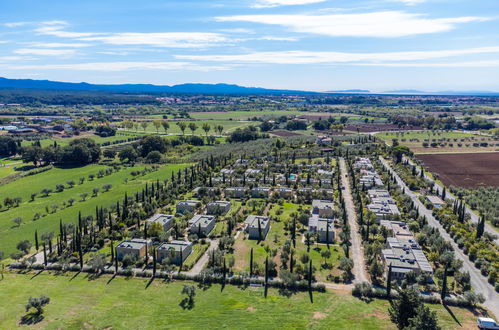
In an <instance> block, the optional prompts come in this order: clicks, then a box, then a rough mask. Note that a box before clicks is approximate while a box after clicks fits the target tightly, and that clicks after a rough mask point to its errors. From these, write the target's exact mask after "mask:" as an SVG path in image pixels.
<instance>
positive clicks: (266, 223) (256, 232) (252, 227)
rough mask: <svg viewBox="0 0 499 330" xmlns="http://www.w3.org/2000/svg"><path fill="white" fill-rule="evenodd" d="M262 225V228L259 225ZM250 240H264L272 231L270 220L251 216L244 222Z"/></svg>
mask: <svg viewBox="0 0 499 330" xmlns="http://www.w3.org/2000/svg"><path fill="white" fill-rule="evenodd" d="M258 223H260V226H259V225H258ZM244 225H245V230H246V232H248V237H249V239H258V240H264V239H265V237H266V236H267V233H268V232H269V229H270V218H269V217H265V216H259V215H249V216H248V217H247V218H246V220H245V221H244Z"/></svg>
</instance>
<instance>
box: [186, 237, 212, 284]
mask: <svg viewBox="0 0 499 330" xmlns="http://www.w3.org/2000/svg"><path fill="white" fill-rule="evenodd" d="M217 248H218V240H217V239H214V240H211V241H210V247H209V248H208V249H207V250H206V252H205V253H204V254H203V256H202V257H201V258H199V260H198V262H196V264H195V265H194V266H193V267H192V268H191V269H190V270H189V271H188V272H186V273H185V274H187V275H198V274H199V273H201V271H202V270H203V269H204V267H205V266H206V264H207V263H208V261H209V260H210V252H211V251H213V250H216V249H217Z"/></svg>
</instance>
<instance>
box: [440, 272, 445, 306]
mask: <svg viewBox="0 0 499 330" xmlns="http://www.w3.org/2000/svg"><path fill="white" fill-rule="evenodd" d="M446 294H447V266H445V269H444V278H443V280H442V291H441V292H440V299H441V300H442V304H444V305H445V295H446Z"/></svg>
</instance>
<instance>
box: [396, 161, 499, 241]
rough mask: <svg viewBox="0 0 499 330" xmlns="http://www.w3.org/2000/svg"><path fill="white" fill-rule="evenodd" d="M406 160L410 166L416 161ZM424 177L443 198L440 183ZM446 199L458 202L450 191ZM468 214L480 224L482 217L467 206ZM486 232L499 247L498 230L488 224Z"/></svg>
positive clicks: (447, 192)
mask: <svg viewBox="0 0 499 330" xmlns="http://www.w3.org/2000/svg"><path fill="white" fill-rule="evenodd" d="M404 159H407V160H408V161H409V164H411V165H414V161H413V160H412V159H409V158H407V157H404ZM416 172H417V173H418V174H419V173H421V169H420V167H419V166H416ZM424 176H425V178H426V179H427V180H428V181H430V182H433V183H435V190H436V191H437V192H438V194H439V195H440V196H442V190H443V187H442V185H440V184H439V183H438V182H435V181H434V180H433V179H432V178H431V177H430V176H429V175H428V174H427V173H426V172H425V174H424ZM445 199H450V200H451V201H452V202H454V201H455V200H456V197H454V195H452V194H451V193H450V191H449V190H448V189H447V190H446V193H445ZM466 213H468V214H469V215H470V219H471V221H473V222H474V223H478V220H479V219H480V217H479V216H478V215H477V214H476V213H475V212H473V210H471V209H470V208H469V207H467V206H466ZM485 232H487V233H489V234H491V235H493V236H496V239H495V240H494V242H495V243H496V245H499V233H498V232H497V230H495V228H494V227H492V226H491V225H489V224H488V223H485Z"/></svg>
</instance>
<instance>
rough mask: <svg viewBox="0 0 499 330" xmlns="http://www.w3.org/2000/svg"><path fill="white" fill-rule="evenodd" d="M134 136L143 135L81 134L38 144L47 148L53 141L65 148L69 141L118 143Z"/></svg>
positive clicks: (24, 144)
mask: <svg viewBox="0 0 499 330" xmlns="http://www.w3.org/2000/svg"><path fill="white" fill-rule="evenodd" d="M135 135H139V136H140V135H143V133H141V132H137V133H132V132H128V133H127V135H121V134H119V132H118V134H116V135H115V136H108V137H100V136H98V135H93V134H82V135H80V136H75V137H70V138H61V137H53V138H50V139H48V138H47V139H42V140H40V144H41V145H42V147H47V146H50V145H53V144H54V141H55V142H57V144H58V145H59V146H65V145H68V144H69V143H70V142H71V141H73V140H75V139H81V138H91V139H92V140H94V141H95V142H96V143H99V144H102V143H104V142H114V141H118V140H126V139H127V138H129V137H132V136H135ZM32 143H33V142H32V141H27V140H24V141H22V145H23V146H28V145H31V144H32Z"/></svg>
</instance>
